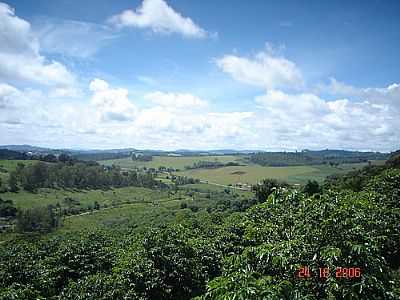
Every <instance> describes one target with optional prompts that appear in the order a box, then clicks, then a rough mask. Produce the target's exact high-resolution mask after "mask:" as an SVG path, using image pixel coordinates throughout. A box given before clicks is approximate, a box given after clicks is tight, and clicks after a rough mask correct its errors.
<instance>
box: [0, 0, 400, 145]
mask: <svg viewBox="0 0 400 300" xmlns="http://www.w3.org/2000/svg"><path fill="white" fill-rule="evenodd" d="M0 1H1V0H0ZM399 16H400V2H399V1H395V0H394V1H389V0H387V1H311V0H310V1H287V0H283V1H264V0H261V1H239V0H232V1H222V0H217V1H215V0H210V1H205V0H204V1H192V0H190V1H188V0H166V1H165V0H141V1H134V0H129V1H128V0H121V1H113V0H95V1H94V0H89V1H71V0H56V1H55V0H36V1H22V0H20V1H7V2H0V144H2V145H6V144H30V145H37V146H43V147H51V148H74V149H110V148H125V147H133V148H137V149H164V150H175V149H192V150H199V149H202V150H210V149H237V150H244V149H252V150H266V151H281V150H285V151H294V150H302V149H326V148H329V149H348V150H361V151H384V152H390V151H393V150H397V149H399V148H400V130H399V128H400V118H399V115H400V114H399V112H400V59H399V58H398V56H399V53H400V18H399Z"/></svg>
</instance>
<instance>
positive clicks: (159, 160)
mask: <svg viewBox="0 0 400 300" xmlns="http://www.w3.org/2000/svg"><path fill="white" fill-rule="evenodd" d="M242 158H243V156H239V155H215V156H214V155H205V156H177V157H176V156H153V160H152V161H135V160H132V159H131V158H121V159H111V160H102V161H99V163H101V164H103V165H106V166H111V165H116V166H120V167H122V168H126V169H129V168H135V167H147V168H158V167H161V166H164V167H167V168H168V167H169V168H174V169H184V168H185V166H192V165H193V164H194V163H195V162H199V161H210V162H221V163H227V162H238V161H240V160H241V159H242Z"/></svg>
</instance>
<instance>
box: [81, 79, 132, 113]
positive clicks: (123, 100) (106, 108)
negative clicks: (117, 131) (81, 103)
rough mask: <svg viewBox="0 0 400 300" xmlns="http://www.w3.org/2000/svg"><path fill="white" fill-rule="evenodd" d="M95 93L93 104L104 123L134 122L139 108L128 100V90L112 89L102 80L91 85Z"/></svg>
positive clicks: (95, 80)
mask: <svg viewBox="0 0 400 300" xmlns="http://www.w3.org/2000/svg"><path fill="white" fill-rule="evenodd" d="M89 89H90V91H92V92H93V95H92V98H91V104H92V105H93V106H94V107H95V108H96V110H97V114H98V117H99V119H100V120H102V121H129V120H133V118H134V117H135V115H136V111H137V108H136V106H135V104H133V102H132V101H130V100H129V98H128V90H126V89H123V88H110V86H109V84H108V83H107V82H106V81H104V80H102V79H98V78H96V79H94V80H92V81H91V82H90V85H89Z"/></svg>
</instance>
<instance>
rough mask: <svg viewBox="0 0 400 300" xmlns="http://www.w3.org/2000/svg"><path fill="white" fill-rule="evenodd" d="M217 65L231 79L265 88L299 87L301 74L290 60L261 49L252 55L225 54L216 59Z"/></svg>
mask: <svg viewBox="0 0 400 300" xmlns="http://www.w3.org/2000/svg"><path fill="white" fill-rule="evenodd" d="M216 64H217V66H218V67H219V68H220V69H221V70H222V71H223V72H225V73H227V74H229V75H230V76H232V78H233V79H235V80H237V81H240V82H243V83H246V84H249V85H254V86H259V87H263V88H266V89H276V88H288V87H289V88H299V87H301V86H302V85H303V76H302V74H301V72H300V70H299V69H298V68H297V66H296V64H295V63H293V62H292V61H290V60H288V59H286V58H284V57H280V56H276V55H274V54H273V53H272V52H271V51H269V50H267V51H261V52H259V53H258V54H256V55H255V56H254V57H251V58H247V57H241V56H237V55H225V56H223V57H222V58H219V59H217V60H216Z"/></svg>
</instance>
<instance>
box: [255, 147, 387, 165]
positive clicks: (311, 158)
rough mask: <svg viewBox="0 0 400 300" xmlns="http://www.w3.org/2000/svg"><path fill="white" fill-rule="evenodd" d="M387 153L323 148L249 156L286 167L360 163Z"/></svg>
mask: <svg viewBox="0 0 400 300" xmlns="http://www.w3.org/2000/svg"><path fill="white" fill-rule="evenodd" d="M387 158H388V154H386V153H375V152H358V151H344V150H322V151H309V150H303V151H301V152H259V153H254V154H252V155H250V156H249V157H248V160H249V161H250V162H252V163H255V164H259V165H262V166H272V167H284V166H296V165H320V164H329V165H331V166H338V165H339V164H344V163H360V162H368V161H369V160H385V159H387Z"/></svg>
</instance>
